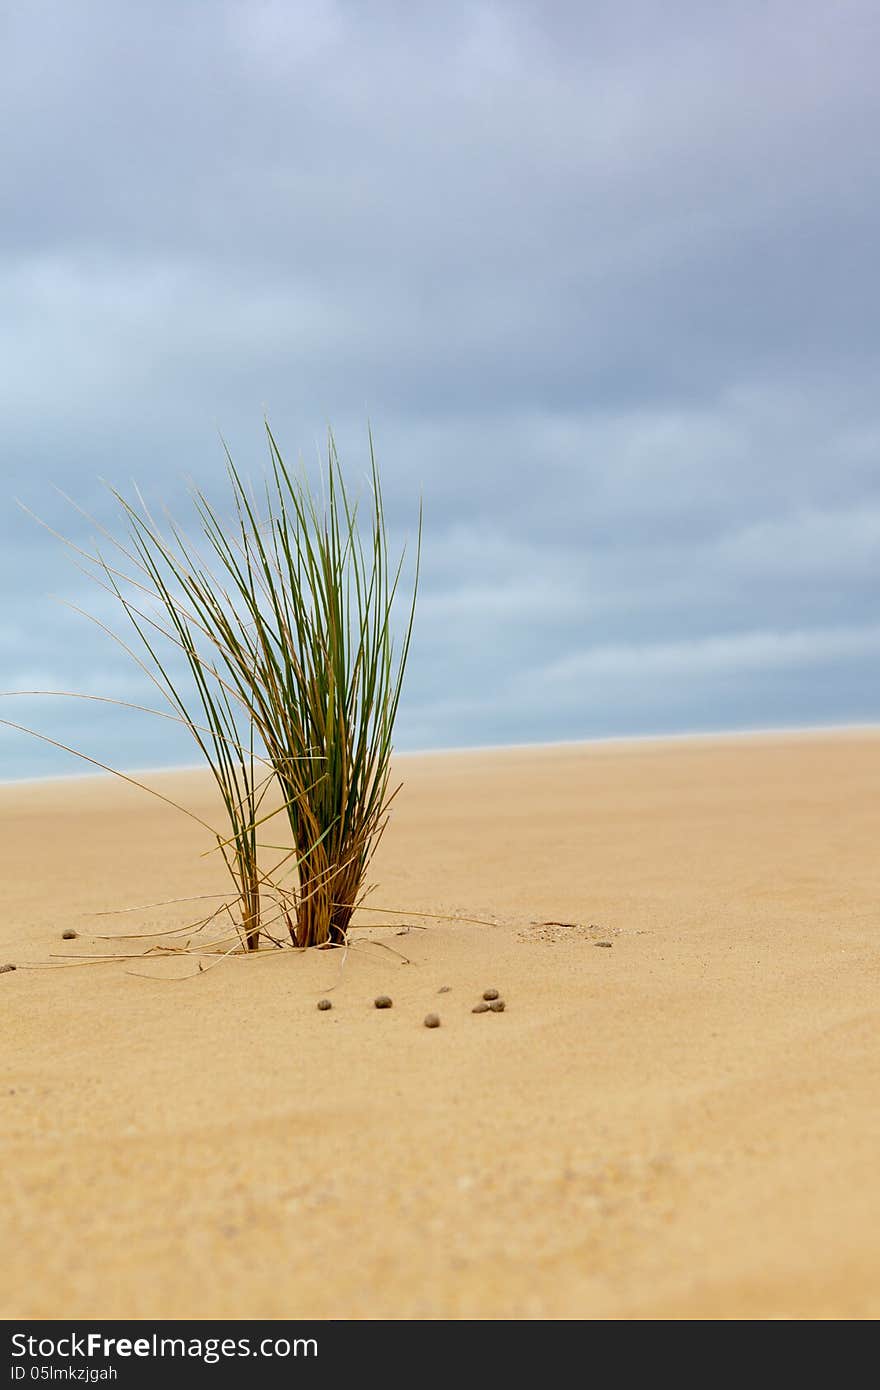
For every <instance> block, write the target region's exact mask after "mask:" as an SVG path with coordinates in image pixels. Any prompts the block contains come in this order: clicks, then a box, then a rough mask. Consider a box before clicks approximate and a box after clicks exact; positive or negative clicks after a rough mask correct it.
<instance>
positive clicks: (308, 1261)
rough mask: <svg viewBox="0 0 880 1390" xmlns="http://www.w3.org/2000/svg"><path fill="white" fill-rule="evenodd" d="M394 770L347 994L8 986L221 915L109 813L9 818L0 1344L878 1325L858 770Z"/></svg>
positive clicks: (789, 748) (869, 795)
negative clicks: (134, 1335) (92, 1329)
mask: <svg viewBox="0 0 880 1390" xmlns="http://www.w3.org/2000/svg"><path fill="white" fill-rule="evenodd" d="M396 769H397V772H398V773H399V775H400V776H401V777H403V778H404V780H405V787H404V790H403V791H402V792H401V794H400V796H399V798H398V800H397V802H396V803H395V807H396V809H395V813H394V817H393V820H392V822H391V824H390V826H389V828H388V831H387V834H386V837H385V840H384V841H383V843H382V845H381V847H380V851H379V853H378V855H377V858H376V860H375V863H374V869H373V872H372V874H371V879H372V880H374V881H375V882H376V883H377V885H378V886H377V888H376V891H375V894H374V901H375V903H376V904H377V906H378V907H380V908H382V909H383V910H384V915H383V913H380V912H376V913H374V914H362V915H361V916H360V917H359V918H358V919H357V920H358V922H359V926H358V928H357V930H355V931H354V932H353V933H352V937H353V942H356V944H352V946H351V947H350V949H349V950H348V951H347V953H346V954H345V956H344V958H343V953H342V952H341V951H311V952H308V953H303V954H298V953H294V952H286V953H281V952H272V953H267V954H265V955H261V956H260V957H259V958H257V959H244V958H240V959H230V960H228V961H225V962H223V963H221V964H220V965H219V966H217V967H216V968H213V969H210V970H209V971H207V972H206V973H203V974H201V975H198V974H197V975H195V976H193V970H194V962H193V960H192V959H191V958H187V959H183V960H181V959H177V960H166V961H143V960H139V959H136V958H133V959H130V960H126V961H120V962H116V963H109V964H108V963H103V964H98V965H94V966H86V967H80V966H75V967H72V968H64V969H56V970H48V969H26V968H24V967H27V966H35V965H37V964H38V963H39V962H47V961H50V960H56V961H60V960H62V959H63V957H64V956H68V957H72V956H85V955H90V954H102V953H107V952H112V951H117V952H119V951H127V950H130V951H131V954H132V956H133V957H135V956H136V955H137V953H138V952H139V951H140V950H142V949H143V945H144V943H143V942H140V943H139V942H138V941H137V940H132V941H128V942H125V943H122V942H119V941H117V942H110V941H106V940H97V939H96V938H97V936H99V935H109V934H111V933H114V932H116V933H128V934H131V935H132V936H133V937H135V938H136V937H138V936H143V935H144V934H145V933H148V932H157V931H160V930H163V929H170V928H172V927H175V926H181V925H183V924H184V923H186V922H187V921H188V920H189V919H190V917H192V916H193V915H194V914H195V908H194V907H193V906H192V905H185V904H177V905H174V906H171V907H164V908H155V909H150V910H141V911H134V912H129V913H126V914H124V915H119V916H96V915H94V914H97V913H104V912H109V911H111V910H116V909H120V908H124V907H132V906H137V905H140V904H146V903H151V902H155V901H156V900H157V899H168V898H175V897H182V896H189V895H196V894H200V893H210V892H214V891H216V890H217V889H218V888H223V886H224V885H223V882H222V879H221V878H220V875H219V870H218V865H217V862H216V856H208V857H202V851H203V850H205V849H206V848H207V847H208V844H207V840H206V835H205V833H204V832H203V831H201V830H200V829H199V828H198V827H197V826H196V825H194V824H193V823H191V822H189V821H187V820H186V819H184V818H183V817H181V816H180V815H179V814H178V813H176V812H175V811H173V810H171V809H170V808H168V807H167V806H164V805H163V804H161V803H160V802H158V801H155V800H151V799H150V798H147V797H145V796H144V795H143V794H142V793H140V792H138V791H137V790H135V789H133V788H130V787H127V786H124V785H122V784H120V783H118V782H114V781H113V780H111V779H109V778H89V779H76V780H70V781H67V782H52V783H48V782H47V783H30V784H20V785H15V786H13V785H7V786H5V787H2V788H0V823H2V833H0V875H2V883H3V913H2V918H0V963H3V962H6V961H9V962H14V963H15V964H16V965H17V966H18V967H19V968H18V969H17V970H16V971H15V972H14V973H13V972H9V973H5V974H3V975H0V1017H2V1034H3V1040H2V1077H0V1104H2V1125H0V1153H2V1168H3V1172H4V1173H5V1174H6V1180H5V1184H4V1200H3V1202H2V1207H0V1226H2V1248H3V1251H4V1259H3V1261H2V1264H0V1313H2V1315H3V1316H4V1317H6V1318H52V1317H59V1318H60V1317H63V1318H68V1319H70V1318H77V1319H83V1318H96V1317H104V1318H111V1317H116V1318H123V1317H124V1318H139V1319H151V1318H179V1317H198V1318H208V1317H210V1318H223V1319H235V1318H250V1317H264V1318H279V1319H281V1318H300V1317H302V1318H306V1317H318V1318H435V1319H449V1318H467V1317H475V1318H493V1319H505V1318H601V1319H632V1318H635V1319H645V1318H663V1319H666V1318H673V1319H679V1318H713V1319H714V1318H722V1319H741V1318H748V1319H752V1318H770V1319H778V1318H784V1319H801V1318H804V1319H816V1318H871V1317H877V1316H878V1315H880V1239H878V1231H880V1106H878V1096H880V944H878V911H880V909H878V904H880V856H878V853H877V846H878V842H880V823H878V787H880V731H875V732H865V731H853V732H850V733H846V732H841V733H828V734H803V735H787V736H781V735H772V736H771V735H763V736H752V737H731V738H723V739H722V738H719V739H692V740H669V741H666V742H663V741H657V742H638V743H636V742H633V743H620V744H598V745H577V746H570V747H549V748H531V749H508V750H498V751H487V752H471V753H449V754H432V755H425V756H408V757H401V758H399V759H398V760H397V764H396ZM153 780H154V784H155V785H156V786H157V787H161V788H162V790H163V791H165V792H166V793H167V794H168V795H171V796H173V797H175V798H177V799H181V800H185V801H186V802H187V804H188V805H191V806H193V807H194V808H195V809H196V810H198V811H199V813H200V814H203V815H204V816H205V817H206V818H208V819H210V818H211V816H212V815H213V814H214V807H213V798H212V793H211V788H210V784H209V783H208V781H207V780H206V778H205V777H204V776H203V775H202V774H201V773H180V774H164V775H162V776H161V777H158V776H157V777H155V778H154V779H153ZM218 823H219V821H218ZM197 906H198V905H196V907H197ZM391 909H394V912H393V913H392V912H391ZM430 913H435V914H445V916H446V917H449V918H456V917H458V918H460V917H469V918H480V919H484V920H485V921H486V922H487V923H491V924H492V925H478V924H475V923H470V922H462V921H449V920H443V919H442V918H440V917H438V918H431V917H429V916H422V915H416V914H430ZM368 924H369V925H368ZM67 928H73V929H75V930H76V931H77V932H78V933H79V936H78V938H77V939H76V940H74V941H62V940H61V932H62V931H63V930H65V929H67ZM150 939H151V940H156V939H157V938H150ZM388 948H391V949H388ZM396 953H399V954H396ZM401 955H403V956H405V957H407V960H406V961H404V960H403V959H401ZM184 976H186V977H187V978H182V977H184ZM144 977H147V978H144ZM487 987H496V988H498V989H499V990H500V991H501V993H502V995H503V997H504V999H505V1001H506V1005H507V1007H506V1011H505V1012H504V1013H502V1014H494V1013H488V1014H473V1013H472V1012H471V1009H472V1006H473V1005H474V1003H475V1002H476V1001H477V999H478V998H479V996H480V994H481V992H482V990H483V989H485V988H487ZM441 990H444V992H443V993H440V991H441ZM380 993H387V994H389V995H391V996H392V998H393V1001H394V1006H393V1008H392V1009H390V1010H385V1011H378V1010H376V1009H375V1008H374V1007H373V999H374V996H376V995H377V994H380ZM322 996H326V997H328V998H330V999H331V1000H332V1002H333V1008H332V1009H331V1010H329V1011H326V1012H318V1010H317V1009H316V1002H317V1000H318V999H319V998H321V997H322ZM434 1010H435V1011H437V1012H438V1013H439V1014H440V1017H441V1026H440V1027H439V1028H437V1029H433V1030H429V1029H426V1028H425V1027H424V1026H423V1018H424V1016H425V1014H426V1013H428V1012H429V1011H434Z"/></svg>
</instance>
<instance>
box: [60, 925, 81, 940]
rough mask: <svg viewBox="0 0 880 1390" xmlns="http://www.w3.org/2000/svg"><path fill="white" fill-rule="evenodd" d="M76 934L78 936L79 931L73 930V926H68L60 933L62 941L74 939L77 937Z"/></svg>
mask: <svg viewBox="0 0 880 1390" xmlns="http://www.w3.org/2000/svg"><path fill="white" fill-rule="evenodd" d="M78 936H79V932H75V931H74V930H73V927H68V928H67V930H66V931H63V932H62V933H61V940H62V941H75V940H76V938H77V937H78Z"/></svg>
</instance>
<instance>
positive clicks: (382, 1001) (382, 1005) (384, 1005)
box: [373, 994, 391, 1009]
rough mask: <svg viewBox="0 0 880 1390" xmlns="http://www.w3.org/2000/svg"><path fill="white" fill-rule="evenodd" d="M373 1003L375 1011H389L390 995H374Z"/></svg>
mask: <svg viewBox="0 0 880 1390" xmlns="http://www.w3.org/2000/svg"><path fill="white" fill-rule="evenodd" d="M373 1002H374V1003H375V1005H376V1008H377V1009H390V1008H391V995H390V994H377V995H376V998H375V999H374V1001H373Z"/></svg>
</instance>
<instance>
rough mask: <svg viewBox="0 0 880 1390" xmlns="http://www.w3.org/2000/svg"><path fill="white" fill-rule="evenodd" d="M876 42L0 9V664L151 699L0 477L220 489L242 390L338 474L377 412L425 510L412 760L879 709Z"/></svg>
mask: <svg viewBox="0 0 880 1390" xmlns="http://www.w3.org/2000/svg"><path fill="white" fill-rule="evenodd" d="M878 51H880V7H878V6H877V4H876V3H874V0H864V2H863V3H862V2H861V0H837V2H836V3H835V4H833V5H830V4H828V3H825V2H824V0H821V2H820V0H791V3H789V0H761V3H757V2H756V0H755V2H753V0H741V2H740V3H737V4H735V5H734V4H730V5H706V4H704V3H699V2H698V0H673V3H671V4H668V5H657V4H656V3H653V0H593V2H592V3H589V4H583V3H575V2H574V0H572V3H563V0H557V2H556V3H554V2H553V0H550V3H547V2H546V0H543V2H542V3H532V4H529V3H518V2H517V0H504V3H476V0H475V2H474V3H462V4H456V3H450V0H445V3H444V4H442V5H440V4H419V3H406V4H405V3H403V0H399V3H392V2H391V0H388V2H386V3H382V2H381V0H374V2H373V3H371V4H356V3H354V2H353V0H349V3H342V2H340V0H296V3H294V0H284V2H283V3H282V2H281V0H268V2H267V3H262V2H261V0H240V2H238V0H235V2H233V0H201V2H200V0H151V3H150V4H149V5H147V4H144V5H119V4H118V3H114V2H113V0H28V3H22V2H21V0H0V151H2V159H0V179H2V184H0V188H2V195H0V202H2V208H3V214H2V217H0V584H2V588H3V596H4V602H3V604H2V607H0V687H2V688H4V689H8V690H21V689H31V688H52V689H61V688H63V689H72V690H80V691H85V692H100V693H102V694H110V695H120V696H122V697H123V698H126V699H135V700H137V699H139V698H142V697H143V696H145V695H146V694H147V688H146V686H145V685H144V684H143V682H142V681H141V680H140V679H139V677H138V675H137V672H136V671H135V670H134V669H133V668H131V667H130V665H129V664H128V663H127V662H126V659H125V657H124V655H123V654H122V653H120V652H118V651H116V650H115V649H114V648H113V646H112V645H111V644H110V643H109V642H108V640H107V639H106V638H105V637H104V636H103V635H102V633H101V632H100V631H99V630H97V629H96V628H95V627H93V626H92V625H90V624H88V623H87V622H86V621H84V620H83V619H82V618H79V617H77V616H76V615H75V614H74V613H72V612H71V611H70V610H69V609H67V608H65V607H64V606H63V604H61V603H59V601H58V599H59V598H61V599H67V600H69V601H70V602H72V603H74V604H78V605H81V606H83V607H86V608H89V609H91V610H92V611H93V612H96V613H97V614H98V615H99V616H102V617H107V616H108V612H107V605H106V604H104V602H103V599H102V597H101V596H100V594H96V593H95V591H94V590H93V588H92V587H91V586H90V585H89V584H88V582H87V581H86V580H85V579H84V578H83V577H82V576H81V575H80V574H79V573H78V571H77V570H76V568H75V567H74V565H73V563H72V559H71V556H70V554H69V552H67V551H66V550H65V548H64V547H63V546H62V545H61V544H59V542H58V541H56V540H54V539H53V538H52V537H51V536H50V535H48V534H47V533H46V532H44V531H42V530H40V528H39V527H38V526H37V525H36V524H35V523H34V522H33V521H32V520H30V519H29V518H28V517H27V516H26V515H25V514H24V513H22V512H21V511H20V510H19V508H18V507H17V505H16V499H20V500H21V501H22V502H24V503H25V504H26V505H27V506H28V507H30V508H32V509H33V511H35V512H37V513H39V514H40V515H41V516H42V517H43V518H45V519H46V520H47V521H48V522H49V523H50V524H52V525H54V526H56V527H58V528H59V529H60V530H62V531H64V532H65V533H66V534H68V535H71V536H73V537H75V538H77V539H79V540H84V539H85V538H87V536H88V534H89V533H88V529H87V528H86V527H85V524H84V523H83V522H82V521H81V520H80V519H79V518H78V516H77V515H76V513H74V512H71V510H70V508H69V507H68V506H67V505H66V504H65V503H63V502H62V501H61V500H60V498H59V497H58V495H57V493H56V491H55V490H54V489H55V487H56V486H57V487H59V488H62V489H64V490H66V491H67V492H68V493H70V494H71V495H72V496H73V497H74V498H75V499H76V500H77V501H78V502H80V503H81V504H82V505H83V506H84V507H86V508H89V509H91V510H92V511H94V512H95V513H96V514H97V515H98V517H99V518H101V519H102V520H108V519H110V518H112V510H111V508H110V506H109V505H108V500H107V497H106V494H105V492H104V490H103V488H102V485H101V483H100V482H99V480H100V479H107V480H109V481H110V482H112V483H114V484H116V485H119V486H121V487H123V488H126V487H127V486H128V484H129V482H130V480H132V479H133V480H136V481H138V482H140V483H141V484H142V485H143V486H144V487H145V488H146V489H147V490H148V491H149V493H150V495H151V496H153V497H155V498H158V499H161V500H163V501H166V502H168V503H169V505H170V506H171V507H172V508H173V509H174V508H181V507H185V480H186V479H187V478H192V479H195V480H196V481H197V482H198V483H199V484H200V485H202V486H204V487H206V488H207V489H208V490H209V491H212V493H213V494H214V495H221V492H220V490H221V488H222V481H223V479H222V467H223V458H222V451H221V447H220V443H219V438H218V432H220V431H222V433H223V435H224V437H225V438H226V439H227V440H228V442H229V444H230V447H231V449H232V452H233V455H234V456H235V458H236V459H237V461H238V462H239V464H240V465H241V466H242V468H243V469H245V471H247V472H250V473H253V474H255V475H256V474H258V473H259V470H260V469H261V468H262V466H263V463H264V458H265V448H264V443H263V438H262V418H263V414H264V412H266V413H268V416H269V418H270V420H271V421H272V424H273V428H274V430H275V432H276V435H277V437H278V439H279V442H280V443H281V445H282V447H283V448H284V450H285V452H286V453H287V454H288V456H289V457H290V458H291V459H293V460H295V459H296V458H297V457H298V456H299V455H302V456H303V458H304V459H305V460H306V461H307V462H311V461H312V460H314V459H315V457H316V455H317V451H318V449H319V447H320V445H321V440H322V438H323V435H324V432H325V430H326V426H327V424H328V423H331V424H332V425H333V426H334V429H335V432H336V435H337V439H338V443H339V447H340V453H341V455H342V459H343V463H344V466H345V468H346V471H347V472H348V473H349V475H350V476H351V477H352V478H353V479H354V480H356V479H357V478H358V477H360V476H361V474H362V473H363V469H364V466H365V462H366V458H367V451H366V431H367V421H368V419H369V420H370V421H371V422H372V427H373V432H374V436H375V439H376V446H377V452H378V457H379V462H380V467H381V470H382V474H383V479H384V487H385V492H386V501H387V504H388V512H389V517H390V522H391V525H392V528H393V533H394V537H395V543H396V544H397V543H402V542H403V540H404V539H405V538H406V536H407V535H409V536H410V537H412V534H413V531H414V525H415V517H416V512H417V507H418V499H419V497H420V496H422V497H423V498H424V509H425V541H424V569H423V583H422V589H421V598H420V603H419V609H418V614H417V626H416V635H415V639H414V646H413V651H412V658H411V667H410V672H409V680H408V684H407V688H406V697H405V702H404V706H403V708H402V710H401V715H400V722H399V738H398V743H399V745H400V746H401V747H404V748H407V747H408V748H426V747H444V746H453V745H473V744H491V743H508V742H531V741H540V740H555V739H569V738H588V737H595V736H606V735H613V734H627V733H649V732H674V731H686V730H713V729H741V728H753V727H762V726H763V727H767V726H781V725H804V724H823V723H843V722H849V721H872V720H877V719H878V718H880V602H878V589H880V390H878V386H880V328H878V325H880V276H878V272H877V247H878V246H880V180H878V173H880V170H878V162H880V160H878V143H877V131H878V129H880V86H878V84H877V81H876V71H877V57H878ZM53 596H54V597H53ZM4 710H5V713H6V714H7V716H8V717H11V718H17V719H20V720H22V721H23V722H27V723H30V724H33V725H36V726H37V727H39V728H41V729H43V730H45V731H46V732H48V733H50V734H52V735H53V736H54V737H56V738H60V739H62V740H63V741H66V742H71V743H74V744H76V746H78V747H81V748H83V749H85V750H88V751H89V752H91V753H93V754H94V755H95V756H98V757H104V758H107V759H108V760H110V761H116V762H121V763H122V764H123V765H127V766H145V765H153V764H157V763H167V762H174V761H186V760H187V759H188V757H189V756H190V750H189V748H188V747H187V745H186V744H185V742H183V741H181V742H175V739H174V738H173V737H172V738H171V739H170V741H169V738H168V730H167V726H161V727H157V721H152V722H150V721H146V720H142V719H137V718H135V717H133V716H131V715H126V714H123V713H121V712H119V713H114V712H111V711H108V710H107V709H104V710H103V711H102V712H101V713H100V715H97V714H96V713H95V709H94V707H92V706H88V705H84V704H75V703H73V702H69V701H67V702H64V701H56V702H46V701H39V700H36V699H20V700H17V701H9V700H8V699H6V700H5V701H4ZM2 712H4V711H0V713H2ZM53 770H61V771H68V770H70V771H73V770H78V769H77V768H76V767H74V766H73V765H72V764H71V762H70V760H67V759H64V758H62V757H61V756H60V755H59V754H57V753H54V752H53V751H52V750H50V749H47V748H45V747H42V746H40V745H38V744H36V743H35V742H33V741H32V740H29V739H27V738H25V737H24V736H22V735H16V734H14V733H12V732H10V731H8V730H6V731H4V730H0V777H15V776H28V775H37V774H42V773H45V772H50V771H53Z"/></svg>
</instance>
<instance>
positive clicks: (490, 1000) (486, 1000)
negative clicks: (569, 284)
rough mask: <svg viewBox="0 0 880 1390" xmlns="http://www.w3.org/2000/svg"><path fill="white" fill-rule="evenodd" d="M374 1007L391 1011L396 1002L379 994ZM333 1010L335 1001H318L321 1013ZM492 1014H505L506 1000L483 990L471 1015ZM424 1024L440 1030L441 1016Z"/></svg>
mask: <svg viewBox="0 0 880 1390" xmlns="http://www.w3.org/2000/svg"><path fill="white" fill-rule="evenodd" d="M449 991H450V986H449V985H443V987H442V989H440V990H438V993H439V994H448V993H449ZM373 1006H374V1008H377V1009H390V1008H393V1006H394V1001H393V999H392V998H391V995H390V994H377V995H376V998H375V999H374V1000H373ZM332 1008H333V1001H332V1000H330V999H319V1000H318V1009H319V1010H320V1011H321V1013H324V1012H326V1010H327V1009H332ZM490 1012H491V1013H494V1014H503V1013H504V1000H503V999H502V998H501V996H500V994H499V993H498V990H497V989H484V990H483V997H482V999H481V1000H480V1002H479V1003H478V1004H475V1005H474V1007H473V1008H472V1009H471V1013H472V1014H487V1013H490ZM424 1024H425V1027H426V1028H439V1027H440V1015H439V1014H435V1013H430V1014H425V1018H424Z"/></svg>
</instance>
